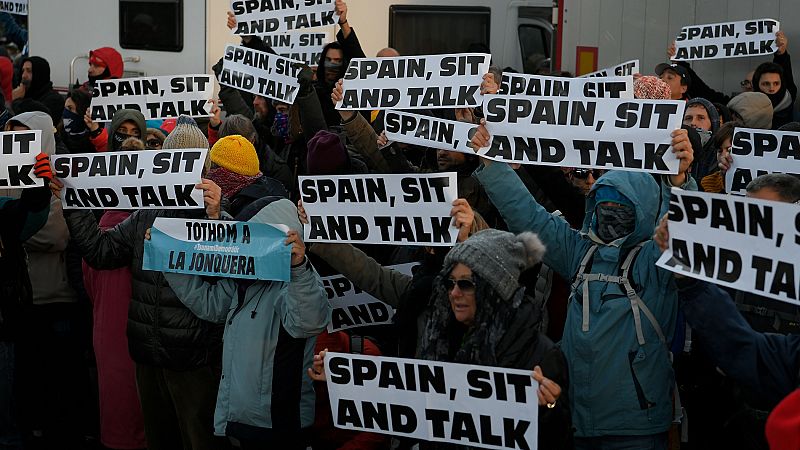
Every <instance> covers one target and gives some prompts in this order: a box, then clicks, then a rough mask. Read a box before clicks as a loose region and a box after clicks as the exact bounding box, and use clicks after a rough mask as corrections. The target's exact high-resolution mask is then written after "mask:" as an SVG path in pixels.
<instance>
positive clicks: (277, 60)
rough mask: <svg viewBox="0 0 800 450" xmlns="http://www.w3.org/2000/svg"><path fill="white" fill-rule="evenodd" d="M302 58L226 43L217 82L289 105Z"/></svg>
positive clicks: (296, 83)
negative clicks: (287, 56)
mask: <svg viewBox="0 0 800 450" xmlns="http://www.w3.org/2000/svg"><path fill="white" fill-rule="evenodd" d="M302 67H303V63H302V62H301V61H295V60H293V59H288V58H284V57H283V56H278V55H274V54H272V53H266V52H260V51H258V50H253V49H249V48H246V47H239V46H237V45H229V46H227V47H225V55H224V56H223V63H222V72H221V73H220V75H219V84H221V85H223V86H230V87H232V88H236V89H239V90H242V91H246V92H250V93H251V94H255V95H260V96H262V97H267V98H268V99H271V100H277V101H279V102H283V103H288V104H292V103H294V97H295V95H297V90H298V89H299V88H300V84H299V83H298V81H297V75H298V74H299V73H300V70H301V69H302Z"/></svg>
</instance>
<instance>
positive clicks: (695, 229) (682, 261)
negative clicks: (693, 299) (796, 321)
mask: <svg viewBox="0 0 800 450" xmlns="http://www.w3.org/2000/svg"><path fill="white" fill-rule="evenodd" d="M656 264H657V265H658V266H659V267H663V268H664V269H667V270H670V271H672V272H675V273H679V274H681V275H686V276H689V277H692V278H697V279H700V280H705V281H710V282H712V283H716V284H721V285H723V286H727V287H730V288H733V289H738V290H741V291H744V292H752V293H755V294H758V295H762V296H765V297H769V298H773V299H776V300H782V301H784V302H788V303H792V304H795V305H798V306H800V294H799V293H798V292H799V291H798V290H800V206H798V205H795V204H792V203H780V202H772V201H766V200H758V199H754V198H747V197H735V196H730V195H724V194H707V193H702V192H692V191H684V190H681V189H675V188H673V189H672V195H671V196H670V205H669V250H667V251H666V252H664V254H663V255H661V258H660V259H659V260H658V262H657V263H656Z"/></svg>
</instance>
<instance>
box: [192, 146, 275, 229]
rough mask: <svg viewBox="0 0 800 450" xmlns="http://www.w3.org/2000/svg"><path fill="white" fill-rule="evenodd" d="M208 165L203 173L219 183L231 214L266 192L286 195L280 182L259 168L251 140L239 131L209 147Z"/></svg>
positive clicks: (267, 194)
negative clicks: (209, 162)
mask: <svg viewBox="0 0 800 450" xmlns="http://www.w3.org/2000/svg"><path fill="white" fill-rule="evenodd" d="M209 156H210V158H211V169H210V170H209V171H208V173H207V175H206V177H207V178H208V179H210V180H212V181H214V182H215V183H217V184H218V185H219V187H220V188H221V189H222V195H223V197H225V198H226V199H228V200H229V202H230V204H229V206H228V208H227V210H228V212H229V213H230V214H231V215H233V216H234V217H235V216H237V215H238V214H239V212H241V210H242V209H243V208H244V207H245V206H247V205H249V204H250V203H252V202H253V201H255V200H257V199H259V198H262V197H267V196H279V197H284V198H288V197H289V194H288V192H287V191H286V188H285V187H283V185H282V184H281V183H280V182H279V181H277V180H274V179H272V178H269V177H266V176H264V175H263V174H262V173H261V170H259V162H258V155H257V154H256V149H255V147H254V146H253V144H252V143H251V142H250V141H249V140H247V139H246V138H245V137H243V136H240V135H238V134H233V135H230V136H225V137H224V138H222V139H220V140H218V141H217V142H216V143H215V144H214V146H213V147H212V148H211V152H210V155H209Z"/></svg>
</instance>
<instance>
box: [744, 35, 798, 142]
mask: <svg viewBox="0 0 800 450" xmlns="http://www.w3.org/2000/svg"><path fill="white" fill-rule="evenodd" d="M775 43H776V44H777V45H778V51H776V52H775V56H774V57H773V58H772V62H771V63H763V64H761V65H759V66H758V67H756V71H755V72H754V73H753V92H763V93H764V94H767V97H769V100H770V101H771V102H772V109H773V112H772V129H773V130H775V129H778V128H779V127H780V126H782V125H785V124H787V123H789V122H791V121H792V118H793V116H794V102H795V100H797V85H795V84H794V74H793V73H792V60H791V58H790V57H789V52H787V51H786V47H787V46H788V45H789V44H788V41H787V40H786V35H785V34H784V33H783V31H779V32H778V33H777V34H776V38H775Z"/></svg>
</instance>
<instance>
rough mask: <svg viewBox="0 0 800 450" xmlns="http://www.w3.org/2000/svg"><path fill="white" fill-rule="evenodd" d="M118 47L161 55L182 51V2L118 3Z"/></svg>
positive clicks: (136, 0)
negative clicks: (158, 52) (156, 52)
mask: <svg viewBox="0 0 800 450" xmlns="http://www.w3.org/2000/svg"><path fill="white" fill-rule="evenodd" d="M119 45H120V46H121V47H122V48H130V49H139V50H155V51H162V52H180V51H181V50H183V0H120V2H119Z"/></svg>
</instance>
